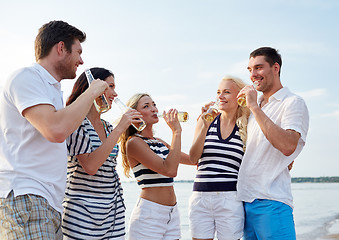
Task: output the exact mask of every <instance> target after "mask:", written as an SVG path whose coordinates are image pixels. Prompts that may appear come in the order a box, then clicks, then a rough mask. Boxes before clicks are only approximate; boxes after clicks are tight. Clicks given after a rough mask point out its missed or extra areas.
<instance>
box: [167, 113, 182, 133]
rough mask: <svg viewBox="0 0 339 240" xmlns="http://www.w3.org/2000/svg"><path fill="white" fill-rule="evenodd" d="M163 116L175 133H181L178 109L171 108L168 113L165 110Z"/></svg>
mask: <svg viewBox="0 0 339 240" xmlns="http://www.w3.org/2000/svg"><path fill="white" fill-rule="evenodd" d="M163 118H164V120H165V121H166V123H167V125H168V126H169V127H170V128H171V129H172V132H173V133H181V130H182V129H181V125H180V123H179V120H178V111H177V110H176V109H170V110H169V111H168V112H167V113H166V112H165V111H164V113H163Z"/></svg>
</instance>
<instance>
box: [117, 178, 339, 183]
mask: <svg viewBox="0 0 339 240" xmlns="http://www.w3.org/2000/svg"><path fill="white" fill-rule="evenodd" d="M122 182H135V179H134V178H133V179H131V180H130V181H126V180H122ZM175 182H179V183H180V182H181V183H193V182H194V180H175ZM292 183H339V177H293V178H292Z"/></svg>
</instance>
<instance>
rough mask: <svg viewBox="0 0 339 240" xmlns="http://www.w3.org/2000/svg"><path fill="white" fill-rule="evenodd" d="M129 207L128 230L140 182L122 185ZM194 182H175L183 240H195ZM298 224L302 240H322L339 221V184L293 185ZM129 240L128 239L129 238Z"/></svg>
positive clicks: (300, 239)
mask: <svg viewBox="0 0 339 240" xmlns="http://www.w3.org/2000/svg"><path fill="white" fill-rule="evenodd" d="M122 185H123V189H124V199H125V205H126V230H127V235H128V222H129V218H130V215H131V211H132V209H133V207H134V205H135V203H136V200H137V198H138V196H139V193H140V189H139V187H138V186H137V184H136V182H122ZM192 187H193V183H192V182H175V185H174V188H175V192H176V195H177V201H178V207H179V211H180V216H181V217H180V220H181V235H182V238H181V239H182V240H190V239H192V238H191V236H190V231H189V225H188V200H189V197H190V196H191V193H192ZM292 194H293V197H294V221H295V225H296V232H297V239H298V240H320V239H323V238H322V237H324V236H326V235H328V232H329V230H330V229H331V227H332V226H333V225H334V224H335V223H338V221H339V183H293V184H292ZM126 239H127V238H126Z"/></svg>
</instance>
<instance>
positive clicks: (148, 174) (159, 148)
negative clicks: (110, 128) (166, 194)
mask: <svg viewBox="0 0 339 240" xmlns="http://www.w3.org/2000/svg"><path fill="white" fill-rule="evenodd" d="M135 136H137V137H140V138H141V139H143V140H144V141H145V142H146V143H147V144H148V146H149V148H150V149H151V150H152V151H153V152H154V153H155V154H157V155H158V156H159V157H161V158H162V159H164V160H165V159H166V157H167V155H168V153H169V149H168V148H167V147H166V146H165V144H164V143H162V142H161V141H159V140H157V139H156V138H153V139H150V138H145V137H143V136H141V135H140V134H135ZM132 170H133V173H134V177H135V179H136V180H137V182H138V185H139V186H140V187H141V188H149V187H164V186H165V187H166V186H173V184H174V180H173V178H172V177H167V176H164V175H162V174H160V173H157V172H154V171H153V170H151V169H148V168H146V167H145V166H144V165H142V164H141V163H138V164H137V165H136V166H135V167H133V168H132Z"/></svg>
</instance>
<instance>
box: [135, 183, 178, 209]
mask: <svg viewBox="0 0 339 240" xmlns="http://www.w3.org/2000/svg"><path fill="white" fill-rule="evenodd" d="M140 197H141V198H143V199H146V200H148V201H151V202H154V203H158V204H161V205H166V206H174V205H175V204H176V202H177V200H176V196H175V192H174V188H173V186H168V187H151V188H143V189H142V190H141V193H140Z"/></svg>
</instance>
